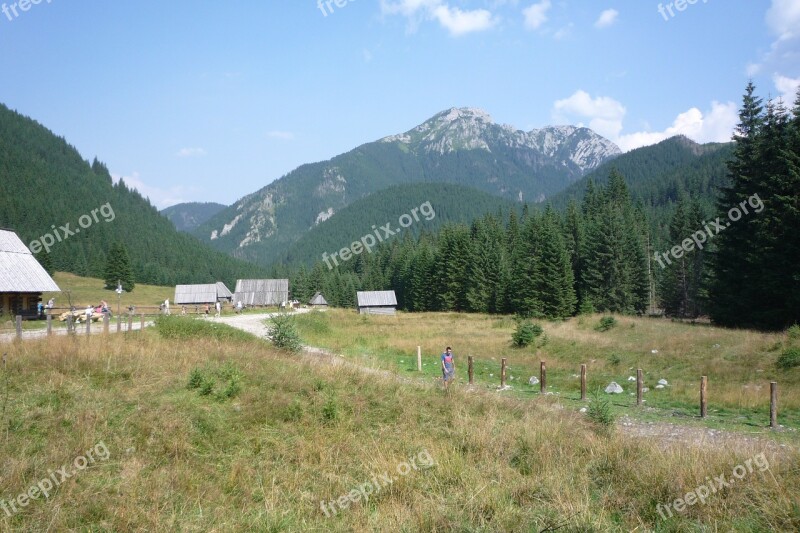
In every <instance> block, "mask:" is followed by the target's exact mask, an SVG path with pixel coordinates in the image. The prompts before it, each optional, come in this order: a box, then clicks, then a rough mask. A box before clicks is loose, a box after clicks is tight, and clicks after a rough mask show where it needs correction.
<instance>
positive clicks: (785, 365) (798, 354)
mask: <svg viewBox="0 0 800 533" xmlns="http://www.w3.org/2000/svg"><path fill="white" fill-rule="evenodd" d="M777 364H778V368H780V369H782V370H789V369H790V368H794V367H797V366H800V348H789V349H788V350H784V352H783V353H782V354H781V356H780V357H778V363H777Z"/></svg>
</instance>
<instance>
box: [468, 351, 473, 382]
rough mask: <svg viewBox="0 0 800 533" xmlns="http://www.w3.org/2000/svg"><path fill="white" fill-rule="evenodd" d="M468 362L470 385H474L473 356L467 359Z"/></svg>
mask: <svg viewBox="0 0 800 533" xmlns="http://www.w3.org/2000/svg"><path fill="white" fill-rule="evenodd" d="M467 362H468V366H469V384H470V385H472V383H473V382H474V375H473V373H472V371H473V368H472V356H471V355H470V356H469V357H467Z"/></svg>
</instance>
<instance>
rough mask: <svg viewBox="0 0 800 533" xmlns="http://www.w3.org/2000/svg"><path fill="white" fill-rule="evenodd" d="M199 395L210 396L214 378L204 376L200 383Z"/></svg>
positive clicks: (212, 390)
mask: <svg viewBox="0 0 800 533" xmlns="http://www.w3.org/2000/svg"><path fill="white" fill-rule="evenodd" d="M199 392H200V396H210V395H211V393H212V392H214V380H213V379H212V378H204V379H203V383H201V384H200V391H199Z"/></svg>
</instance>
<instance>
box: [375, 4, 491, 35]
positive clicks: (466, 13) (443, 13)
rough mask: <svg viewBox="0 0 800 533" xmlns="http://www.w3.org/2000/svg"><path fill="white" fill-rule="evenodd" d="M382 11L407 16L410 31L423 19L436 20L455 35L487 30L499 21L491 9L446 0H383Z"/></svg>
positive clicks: (386, 13)
mask: <svg viewBox="0 0 800 533" xmlns="http://www.w3.org/2000/svg"><path fill="white" fill-rule="evenodd" d="M381 13H383V14H384V15H401V16H404V17H406V18H407V19H409V29H410V31H414V30H415V29H416V27H417V26H418V25H419V23H420V21H421V20H435V21H437V22H438V23H439V25H440V26H442V27H443V28H444V29H446V30H447V31H448V32H450V35H452V36H454V37H457V36H460V35H466V34H467V33H473V32H479V31H486V30H488V29H491V28H493V27H494V26H495V25H496V24H497V22H498V19H497V17H495V16H494V15H493V14H492V12H491V11H489V10H486V9H473V10H463V9H460V8H458V7H452V6H450V4H448V3H447V2H445V1H444V0H381Z"/></svg>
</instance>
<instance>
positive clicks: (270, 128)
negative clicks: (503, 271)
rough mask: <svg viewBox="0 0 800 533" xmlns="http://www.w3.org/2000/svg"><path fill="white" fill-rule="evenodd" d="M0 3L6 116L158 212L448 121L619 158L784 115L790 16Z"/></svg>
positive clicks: (794, 6) (677, 10) (502, 3)
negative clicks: (464, 116)
mask: <svg viewBox="0 0 800 533" xmlns="http://www.w3.org/2000/svg"><path fill="white" fill-rule="evenodd" d="M34 1H36V0H0V102H1V103H3V104H5V105H6V106H8V107H10V108H12V109H15V110H17V111H18V112H20V113H22V114H23V115H26V116H29V117H31V118H33V119H35V120H37V121H38V122H40V123H41V124H43V125H44V126H46V127H47V128H48V129H50V130H52V131H53V132H54V133H55V134H56V135H59V136H61V137H64V138H65V139H66V140H67V141H68V142H69V143H70V144H71V145H73V146H75V147H76V148H77V149H78V150H79V152H80V153H81V154H82V156H83V157H84V158H85V159H87V160H92V159H93V158H94V157H97V158H98V159H99V160H101V161H103V162H104V163H106V165H107V166H108V168H109V169H110V171H111V173H112V175H113V176H114V177H115V179H119V178H120V177H122V178H123V179H124V180H125V182H126V183H128V184H129V185H131V186H134V187H136V188H137V189H138V190H139V191H140V192H141V193H142V194H144V195H145V196H147V197H149V198H150V200H151V201H152V202H153V204H155V205H156V206H157V207H158V208H160V209H161V208H164V207H168V206H170V205H173V204H176V203H180V202H187V201H215V202H220V203H224V204H231V203H233V202H235V201H236V200H238V199H239V198H241V197H242V196H245V195H247V194H249V193H252V192H255V191H256V190H258V189H260V188H262V187H264V186H265V185H267V184H269V183H270V182H272V181H274V180H275V179H278V178H280V177H281V176H283V175H284V174H286V173H288V172H290V171H291V170H293V169H294V168H296V167H298V166H300V165H302V164H304V163H312V162H316V161H322V160H327V159H329V158H331V157H334V156H336V155H338V154H341V153H344V152H347V151H349V150H352V149H353V148H355V147H357V146H359V145H361V144H363V143H366V142H371V141H374V140H377V139H380V138H382V137H384V136H387V135H392V134H396V133H402V132H405V131H408V130H410V129H412V128H413V127H415V126H417V125H418V124H420V123H422V122H424V121H425V120H427V119H428V118H430V117H432V116H433V115H435V114H436V113H438V112H440V111H443V110H445V109H448V108H451V107H475V108H480V109H483V110H485V111H487V112H488V113H489V114H490V115H491V116H492V117H493V119H494V120H495V121H496V122H498V123H503V124H510V125H512V126H514V127H516V128H518V129H524V130H530V129H534V128H541V127H544V126H548V125H562V124H576V125H582V126H587V127H590V128H592V129H593V130H595V131H596V132H597V133H599V134H601V135H604V136H605V137H607V138H609V139H610V140H612V141H614V142H616V143H617V144H618V145H619V146H620V148H622V149H623V150H625V151H627V150H631V149H633V148H636V147H639V146H644V145H648V144H653V143H656V142H659V141H661V140H663V139H665V138H667V137H670V136H672V135H676V134H684V135H687V136H688V137H690V138H692V139H694V140H696V141H698V142H719V141H727V140H730V138H731V134H732V131H733V128H734V127H735V125H736V122H737V112H738V108H739V106H740V104H741V99H742V94H743V93H744V89H745V86H746V84H747V82H748V80H752V81H753V82H754V83H755V84H756V86H757V91H758V93H759V95H761V96H763V97H765V98H768V97H773V98H778V97H782V98H784V100H785V102H786V103H787V104H791V103H792V102H793V101H794V95H795V93H796V90H797V87H798V86H799V85H800V0H695V1H693V2H691V1H690V0H672V1H662V2H660V3H659V2H656V1H653V0H625V1H621V0H620V1H612V0H599V1H598V0H582V1H578V0H563V1H561V0H537V1H532V0H330V1H328V0H322V1H321V2H319V1H318V0H280V1H277V0H229V1H226V2H221V1H208V0H191V1H189V0H169V1H165V0H158V1H155V0H137V1H136V2H133V1H129V0H117V1H114V2H109V1H108V0H105V1H103V2H101V1H100V0H38V1H36V3H33V2H34Z"/></svg>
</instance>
